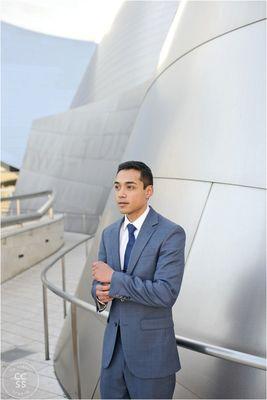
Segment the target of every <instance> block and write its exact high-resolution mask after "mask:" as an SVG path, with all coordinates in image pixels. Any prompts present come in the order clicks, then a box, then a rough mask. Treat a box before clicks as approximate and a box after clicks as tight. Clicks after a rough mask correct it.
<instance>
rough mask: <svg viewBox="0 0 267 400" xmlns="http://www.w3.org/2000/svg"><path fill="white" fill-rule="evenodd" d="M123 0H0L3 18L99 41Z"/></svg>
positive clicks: (48, 31)
mask: <svg viewBox="0 0 267 400" xmlns="http://www.w3.org/2000/svg"><path fill="white" fill-rule="evenodd" d="M122 3H123V1H122V0H1V14H2V21H4V22H7V23H9V24H12V25H16V26H19V27H21V28H25V29H29V30H32V31H35V32H41V33H45V34H49V35H54V36H58V37H64V38H70V39H77V40H85V41H90V42H95V43H99V42H100V41H101V39H102V38H103V36H104V35H105V33H107V32H108V31H109V29H110V27H111V25H112V22H113V20H114V18H115V15H116V14H117V12H118V10H119V8H120V7H121V5H122Z"/></svg>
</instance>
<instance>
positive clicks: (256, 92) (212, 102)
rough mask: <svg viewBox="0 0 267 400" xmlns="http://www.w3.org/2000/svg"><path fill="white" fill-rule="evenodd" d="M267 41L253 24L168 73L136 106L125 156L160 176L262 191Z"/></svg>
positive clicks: (197, 52) (259, 26)
mask: <svg viewBox="0 0 267 400" xmlns="http://www.w3.org/2000/svg"><path fill="white" fill-rule="evenodd" d="M265 43H266V40H265V22H259V23H257V24H253V25H250V26H247V27H245V28H243V29H240V30H237V31H234V32H232V33H230V34H228V35H225V36H222V37H220V38H218V39H216V40H214V41H212V42H209V43H207V44H206V45H205V46H201V47H200V48H198V49H196V50H195V51H194V52H192V53H190V54H188V55H187V56H186V57H183V58H182V59H181V60H179V61H177V62H176V63H175V64H173V65H172V66H171V67H170V68H168V69H167V70H166V71H165V72H164V73H163V74H162V75H161V76H160V77H159V78H158V79H157V81H156V82H155V83H154V84H153V86H152V87H151V88H150V90H149V92H148V93H147V95H146V98H145V100H144V101H143V103H142V106H141V109H140V112H139V114H138V116H137V119H136V122H135V127H134V130H133V133H132V135H131V137H130V139H129V142H128V144H127V147H126V152H125V153H124V157H123V159H124V160H127V159H136V158H138V159H140V160H144V161H146V162H147V163H148V165H150V166H151V167H152V169H153V171H154V174H155V175H156V176H158V177H179V178H182V179H194V180H202V181H212V182H225V183H232V184H238V185H246V186H255V187H265V185H266V179H265V105H266V98H265V84H264V82H265V54H266V53H265ZM244 66H245V68H244ZM144 138H146V139H145V140H144Z"/></svg>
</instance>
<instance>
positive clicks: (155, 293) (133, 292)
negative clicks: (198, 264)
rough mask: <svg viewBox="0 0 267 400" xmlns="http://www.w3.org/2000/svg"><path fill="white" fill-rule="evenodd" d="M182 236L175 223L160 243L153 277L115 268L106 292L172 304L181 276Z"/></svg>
mask: <svg viewBox="0 0 267 400" xmlns="http://www.w3.org/2000/svg"><path fill="white" fill-rule="evenodd" d="M185 239H186V235H185V232H184V230H183V228H182V227H180V226H178V225H177V226H176V227H175V229H174V230H172V231H171V233H170V234H169V235H168V236H167V237H166V238H165V240H164V242H163V243H162V245H161V248H160V252H159V257H158V261H157V265H156V270H155V274H154V278H153V280H142V279H141V278H139V277H138V276H131V275H127V274H125V273H123V272H117V271H115V272H114V273H113V274H112V279H111V285H110V291H109V295H110V296H112V297H118V298H121V299H124V300H130V301H134V302H136V303H141V304H144V305H147V306H154V307H166V308H169V307H172V306H173V304H174V303H175V301H176V299H177V297H178V294H179V292H180V288H181V283H182V279H183V273H184V248H185Z"/></svg>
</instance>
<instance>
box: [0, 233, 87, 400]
mask: <svg viewBox="0 0 267 400" xmlns="http://www.w3.org/2000/svg"><path fill="white" fill-rule="evenodd" d="M85 237H86V236H85V235H82V234H75V233H70V232H65V245H64V247H62V248H61V249H60V250H59V251H58V252H57V253H55V254H54V255H52V256H50V257H49V258H47V259H46V260H45V261H42V262H41V263H39V264H37V265H35V266H34V267H32V268H30V269H28V270H27V271H25V272H23V273H21V274H20V275H17V276H16V277H15V278H13V279H11V280H9V281H7V282H5V283H3V284H2V285H1V303H2V304H1V320H2V323H1V334H2V335H1V336H2V338H1V345H2V346H1V359H2V364H1V368H2V385H1V397H2V398H3V399H7V398H13V397H11V396H10V395H9V394H7V392H6V389H7V391H9V390H10V389H9V388H11V389H12V385H13V387H14V384H15V382H14V377H13V375H14V371H13V370H12V371H11V367H10V366H11V365H15V364H13V363H16V364H17V367H18V368H19V367H21V363H22V362H23V363H27V365H28V366H29V368H30V367H33V368H34V369H35V370H36V371H37V373H34V371H33V373H32V374H30V373H28V375H27V376H29V377H30V378H29V381H28V382H26V385H28V389H29V392H30V389H31V388H33V387H34V386H35V385H36V379H38V377H39V384H38V388H37V390H36V391H35V393H34V394H32V395H28V397H21V396H20V395H17V396H16V397H18V398H32V399H56V398H64V397H66V396H65V395H64V393H63V390H62V389H61V387H60V385H59V383H58V381H57V379H56V377H55V374H54V369H53V353H54V349H55V345H56V342H57V338H58V336H59V333H60V331H61V328H62V324H63V301H62V299H61V298H59V297H57V296H56V295H55V294H54V293H52V292H50V291H48V316H49V344H50V360H48V361H46V360H45V352H44V326H43V298H42V295H43V294H42V283H41V278H40V274H41V271H42V270H43V268H44V267H45V266H46V265H47V264H48V263H49V262H50V261H52V260H53V259H55V258H56V257H57V256H58V254H59V253H62V252H63V251H65V250H66V249H68V248H70V247H71V246H72V245H73V244H74V243H77V242H78V241H80V240H81V239H83V238H85ZM89 246H90V242H89ZM84 264H85V244H82V245H80V246H78V247H77V248H76V249H74V250H73V251H72V252H70V253H69V254H68V255H67V256H66V261H65V268H66V290H67V291H68V292H70V293H72V294H73V293H74V292H75V289H76V286H77V283H78V281H79V278H80V276H81V273H82V270H83V268H84ZM47 277H48V279H49V280H50V281H51V282H53V283H54V284H55V285H57V286H59V287H61V285H62V282H61V264H60V262H58V263H57V264H55V266H54V267H52V270H50V271H49V273H48V275H47ZM67 304H68V303H67ZM67 307H68V305H67ZM19 364H20V366H19ZM8 366H9V368H8V369H7V370H6V368H7V367H8ZM30 369H31V368H30ZM5 371H6V372H5ZM24 372H25V371H24ZM12 374H13V375H12ZM3 375H4V376H3ZM37 375H38V376H37Z"/></svg>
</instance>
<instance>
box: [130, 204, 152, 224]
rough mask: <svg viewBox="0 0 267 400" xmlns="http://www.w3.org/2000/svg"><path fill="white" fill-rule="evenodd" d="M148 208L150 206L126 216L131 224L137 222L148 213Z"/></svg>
mask: <svg viewBox="0 0 267 400" xmlns="http://www.w3.org/2000/svg"><path fill="white" fill-rule="evenodd" d="M147 207H148V204H146V205H145V206H144V207H143V208H142V209H140V210H138V211H136V212H135V213H132V214H126V217H127V218H128V220H129V221H130V222H134V221H136V220H137V219H138V218H139V217H141V215H142V214H144V212H145V211H146V209H147Z"/></svg>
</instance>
